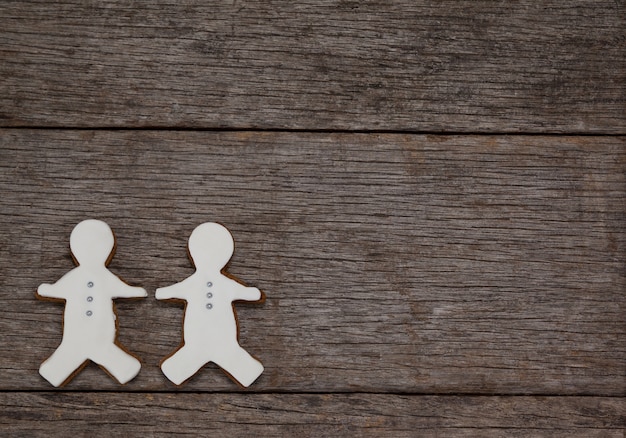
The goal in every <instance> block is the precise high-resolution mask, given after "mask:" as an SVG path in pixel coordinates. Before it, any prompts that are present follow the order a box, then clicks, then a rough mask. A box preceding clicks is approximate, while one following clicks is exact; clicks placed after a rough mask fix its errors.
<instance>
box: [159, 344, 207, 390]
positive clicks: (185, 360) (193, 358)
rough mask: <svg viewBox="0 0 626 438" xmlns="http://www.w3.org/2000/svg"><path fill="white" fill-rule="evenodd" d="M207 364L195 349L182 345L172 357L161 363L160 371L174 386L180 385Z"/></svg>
mask: <svg viewBox="0 0 626 438" xmlns="http://www.w3.org/2000/svg"><path fill="white" fill-rule="evenodd" d="M207 362H208V360H206V359H205V358H204V355H203V354H200V353H199V352H198V350H197V349H196V348H193V347H190V346H188V345H183V347H182V348H181V349H180V350H178V351H177V352H176V353H174V355H173V356H171V357H169V358H167V359H166V360H165V361H163V363H162V364H161V370H162V371H163V374H165V377H167V378H168V379H170V380H171V381H172V382H173V383H174V384H176V385H180V384H181V383H183V382H184V381H185V380H187V379H188V378H190V377H191V376H193V375H194V374H195V373H197V372H198V370H199V369H200V368H202V367H203V366H204V365H205V364H206V363H207Z"/></svg>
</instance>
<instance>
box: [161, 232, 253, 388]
mask: <svg viewBox="0 0 626 438" xmlns="http://www.w3.org/2000/svg"><path fill="white" fill-rule="evenodd" d="M233 251H234V241H233V237H232V236H231V234H230V232H229V231H228V230H227V229H226V228H225V227H224V226H222V225H220V224H216V223H213V222H207V223H204V224H201V225H199V226H198V227H197V228H196V229H195V230H193V232H192V233H191V236H190V237H189V255H190V256H191V259H192V261H193V264H194V265H195V268H196V272H195V273H194V274H193V275H191V276H190V277H188V278H187V279H185V280H183V281H181V282H180V283H177V284H174V285H172V286H168V287H163V288H159V289H157V290H156V299H157V300H168V299H182V300H185V301H186V302H187V303H186V306H185V317H184V324H183V341H184V342H183V345H182V347H181V348H180V349H178V350H177V351H176V352H175V353H174V354H173V355H171V356H170V357H168V358H166V359H165V360H164V361H163V362H162V364H161V369H162V371H163V374H165V376H166V377H167V378H168V379H169V380H171V381H172V382H173V383H175V384H176V385H180V384H182V383H183V382H184V381H185V380H187V379H189V378H190V377H191V376H193V375H194V374H195V373H196V372H198V370H199V369H200V368H202V367H203V366H204V365H205V364H207V363H208V362H214V363H215V364H217V365H218V366H219V367H221V368H222V369H223V370H224V371H226V372H227V373H228V374H229V375H230V376H231V377H233V378H234V379H235V380H236V381H237V382H239V383H240V384H241V385H243V386H244V387H248V386H250V385H251V384H252V382H254V381H255V380H256V379H257V378H258V377H259V376H260V375H261V373H262V372H263V365H262V364H261V362H259V361H258V360H256V359H255V358H253V357H252V356H251V355H250V354H249V353H248V352H247V351H246V350H244V349H243V348H242V347H241V346H240V345H239V342H238V340H237V331H238V330H237V320H236V316H235V309H234V307H233V301H238V300H245V301H260V300H262V299H263V294H262V293H261V291H260V290H259V289H257V288H256V287H245V286H243V285H242V284H241V283H239V282H237V281H235V280H233V279H231V278H229V277H227V276H226V275H224V274H222V269H223V268H224V267H225V266H226V264H227V263H228V261H229V260H230V258H231V257H232V255H233Z"/></svg>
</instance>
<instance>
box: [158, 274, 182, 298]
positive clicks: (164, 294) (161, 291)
mask: <svg viewBox="0 0 626 438" xmlns="http://www.w3.org/2000/svg"><path fill="white" fill-rule="evenodd" d="M189 283H190V281H189V278H187V279H186V280H183V281H181V282H180V283H176V284H173V285H171V286H166V287H160V288H158V289H157V290H156V293H155V294H154V297H155V298H156V299H157V300H171V299H173V298H178V299H182V300H185V299H187V298H186V297H187V293H188V291H189Z"/></svg>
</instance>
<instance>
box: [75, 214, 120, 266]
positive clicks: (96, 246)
mask: <svg viewBox="0 0 626 438" xmlns="http://www.w3.org/2000/svg"><path fill="white" fill-rule="evenodd" d="M114 247H115V237H114V236H113V231H111V228H110V227H109V226H108V225H107V224H106V223H105V222H102V221H99V220H96V219H88V220H85V221H82V222H81V223H79V224H78V225H76V226H75V227H74V229H73V230H72V234H71V235H70V249H71V250H72V254H73V255H74V259H75V260H76V262H77V263H78V264H79V265H106V262H107V261H108V259H109V256H110V255H111V253H112V252H113V248H114Z"/></svg>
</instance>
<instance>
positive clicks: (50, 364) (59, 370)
mask: <svg viewBox="0 0 626 438" xmlns="http://www.w3.org/2000/svg"><path fill="white" fill-rule="evenodd" d="M86 360H87V358H86V357H84V356H82V355H77V354H76V352H75V351H74V349H72V348H69V347H68V346H67V344H63V343H61V345H59V348H57V349H56V351H55V352H54V353H52V356H50V357H49V358H48V359H46V360H45V361H44V363H42V364H41V366H40V367H39V374H41V376H42V377H43V378H44V379H46V380H47V381H48V382H50V383H51V384H52V385H54V386H57V387H58V386H61V385H62V384H63V383H64V382H65V381H66V380H67V379H68V378H69V377H70V376H71V375H72V373H74V371H76V370H77V369H78V368H79V367H80V366H81V365H82V364H83V363H84V362H85V361H86Z"/></svg>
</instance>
